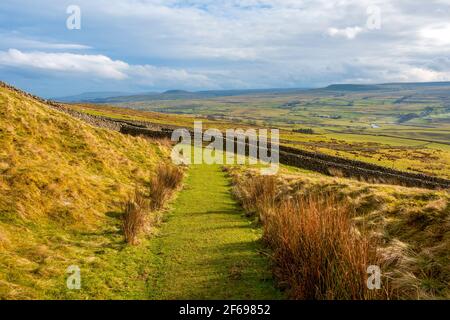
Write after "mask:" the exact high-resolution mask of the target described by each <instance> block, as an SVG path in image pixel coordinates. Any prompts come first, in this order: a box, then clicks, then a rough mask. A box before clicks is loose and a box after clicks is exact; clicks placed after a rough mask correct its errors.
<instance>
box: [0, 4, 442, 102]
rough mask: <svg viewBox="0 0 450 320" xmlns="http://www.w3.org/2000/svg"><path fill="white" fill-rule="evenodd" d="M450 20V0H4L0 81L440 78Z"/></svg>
mask: <svg viewBox="0 0 450 320" xmlns="http://www.w3.org/2000/svg"><path fill="white" fill-rule="evenodd" d="M69 5H78V6H79V8H80V9H81V29H80V30H69V29H68V28H67V27H66V20H67V18H68V17H69V14H67V13H66V9H67V7H68V6H69ZM449 17H450V1H449V0H431V1H409V0H397V1H395V0H392V1H386V0H378V1H368V0H336V1H333V0H315V1H312V0H241V1H237V0H229V1H212V0H187V1H179V0H90V1H88V0H70V1H65V0H37V1H36V0H34V1H33V0H2V1H1V2H0V79H1V80H4V81H7V82H10V83H12V84H14V85H17V86H19V87H21V88H23V89H26V90H29V91H31V92H34V93H37V94H40V95H43V96H47V97H57V96H65V95H71V94H77V93H80V92H87V91H121V92H124V91H125V92H145V91H162V90H167V89H185V90H207V89H237V88H238V89H248V88H273V87H278V88H279V87H317V86H323V85H327V84H330V83H350V82H351V83H380V82H391V81H411V82H412V81H444V80H450V55H449V53H450V51H449V50H450V36H449V34H450V20H449ZM374 19H375V20H374Z"/></svg>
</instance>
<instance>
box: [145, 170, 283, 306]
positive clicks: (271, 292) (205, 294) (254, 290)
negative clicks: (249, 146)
mask: <svg viewBox="0 0 450 320" xmlns="http://www.w3.org/2000/svg"><path fill="white" fill-rule="evenodd" d="M259 232H260V231H259V230H258V229H256V228H254V226H253V225H252V223H251V222H250V221H249V220H248V219H246V218H245V217H243V216H242V211H241V209H240V208H239V206H238V205H237V204H236V202H235V201H234V200H233V198H232V197H231V193H230V187H229V180H228V179H227V177H226V176H225V174H224V173H223V172H222V171H221V168H220V167H219V166H216V165H214V166H211V165H193V166H191V168H190V170H189V175H188V177H187V179H186V181H185V188H184V189H183V191H181V192H180V194H179V196H178V198H177V199H176V200H175V203H174V205H173V210H172V211H171V212H170V213H169V215H168V221H167V223H165V224H164V226H163V227H162V230H161V235H160V236H159V237H158V238H157V239H154V243H155V245H154V248H153V249H152V250H153V251H154V254H155V255H157V256H158V262H157V265H156V273H155V274H154V275H153V276H152V279H151V280H150V281H149V287H148V292H149V297H150V298H151V299H277V298H281V295H280V293H279V292H278V290H276V289H275V288H274V287H273V282H272V279H271V274H270V272H269V270H268V261H267V259H266V258H265V257H264V255H262V254H261V253H260V250H261V246H260V243H259V242H258V238H259V236H260V233H259Z"/></svg>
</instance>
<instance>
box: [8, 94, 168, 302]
mask: <svg viewBox="0 0 450 320" xmlns="http://www.w3.org/2000/svg"><path fill="white" fill-rule="evenodd" d="M166 155H167V154H166V151H164V149H163V148H160V147H159V145H157V144H152V143H150V142H149V141H147V140H144V139H141V138H133V137H128V136H123V135H121V134H119V133H116V132H111V131H107V130H103V129H97V128H93V127H91V126H89V125H86V124H84V123H83V122H81V121H78V120H76V119H73V118H70V117H69V116H68V115H65V114H62V113H60V112H58V111H55V110H52V109H49V108H48V107H46V106H45V105H43V104H41V103H39V102H36V101H35V100H33V99H30V98H26V97H23V96H22V95H20V94H18V93H15V92H12V91H10V90H8V89H5V88H0V173H1V175H0V248H1V250H0V298H8V299H14V298H51V297H57V298H65V297H69V298H87V297H89V298H110V297H118V296H123V297H126V296H127V295H129V294H132V293H133V292H142V291H143V290H141V291H139V290H132V289H133V287H134V288H140V287H143V286H145V270H141V268H142V261H144V260H145V261H147V260H148V259H149V257H148V256H145V255H144V254H143V252H144V251H142V250H144V247H145V244H144V245H143V246H142V248H125V247H124V244H123V236H122V235H121V234H120V232H119V230H120V220H119V219H118V217H119V216H120V214H121V210H122V203H123V202H124V201H125V199H126V198H127V196H128V195H129V194H130V193H131V192H132V191H133V190H134V188H135V186H136V185H140V184H143V183H144V182H145V181H146V180H148V179H149V178H150V174H151V172H152V171H153V170H154V168H155V167H156V164H157V163H158V162H160V161H161V160H162V159H163V158H165V156H166ZM147 262H148V261H147ZM150 263H151V262H148V264H149V265H150ZM69 265H78V266H80V268H81V274H82V283H83V284H82V285H83V289H82V290H81V291H77V292H75V291H68V290H67V288H66V285H65V278H66V268H67V267H68V266H69ZM140 274H141V276H140ZM125 277H126V278H125Z"/></svg>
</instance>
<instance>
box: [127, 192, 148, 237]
mask: <svg viewBox="0 0 450 320" xmlns="http://www.w3.org/2000/svg"><path fill="white" fill-rule="evenodd" d="M149 211H150V205H149V201H148V200H147V199H146V198H145V195H143V194H142V193H141V192H139V191H137V190H136V191H135V193H134V195H133V197H132V199H130V200H128V201H127V202H126V204H125V209H124V214H123V217H122V228H123V233H124V236H125V241H126V242H128V243H129V244H132V245H135V244H138V236H139V234H140V233H141V232H142V230H143V229H144V228H145V223H146V220H147V215H148V214H149Z"/></svg>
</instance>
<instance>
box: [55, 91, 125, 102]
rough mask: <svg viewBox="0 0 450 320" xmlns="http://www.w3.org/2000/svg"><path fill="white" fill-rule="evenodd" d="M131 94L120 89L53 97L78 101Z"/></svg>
mask: <svg viewBox="0 0 450 320" xmlns="http://www.w3.org/2000/svg"><path fill="white" fill-rule="evenodd" d="M126 95H130V93H127V92H119V91H105V92H85V93H81V94H77V95H73V96H67V97H58V98H53V100H57V101H61V102H72V101H78V102H89V101H93V100H97V99H106V98H109V97H118V96H126Z"/></svg>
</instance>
